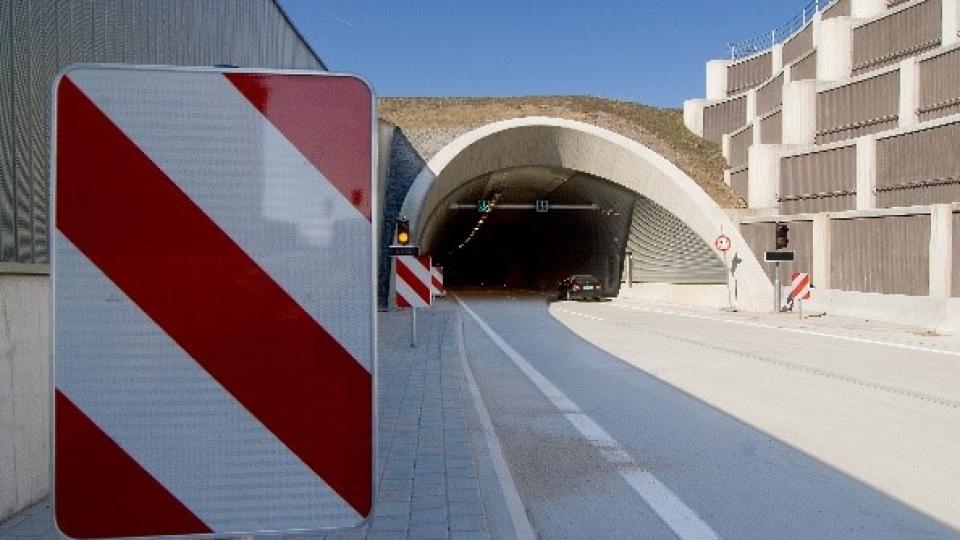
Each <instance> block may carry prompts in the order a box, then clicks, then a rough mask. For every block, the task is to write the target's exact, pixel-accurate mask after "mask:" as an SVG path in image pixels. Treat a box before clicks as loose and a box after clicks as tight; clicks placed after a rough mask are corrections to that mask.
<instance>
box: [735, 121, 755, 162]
mask: <svg viewBox="0 0 960 540" xmlns="http://www.w3.org/2000/svg"><path fill="white" fill-rule="evenodd" d="M751 144H753V125H752V124H751V125H750V126H747V128H746V129H744V130H741V131H738V132H737V133H735V134H733V135H731V136H730V160H729V161H730V166H731V167H733V168H734V169H736V168H738V167H743V166H744V165H746V164H747V149H749V148H750V145H751Z"/></svg>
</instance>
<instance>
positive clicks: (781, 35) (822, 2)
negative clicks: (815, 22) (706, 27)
mask: <svg viewBox="0 0 960 540" xmlns="http://www.w3.org/2000/svg"><path fill="white" fill-rule="evenodd" d="M832 4H833V2H830V1H828V0H811V1H810V2H809V3H807V5H805V6H804V7H803V10H801V11H800V13H798V14H796V15H794V16H793V18H791V19H790V20H789V21H787V22H785V23H783V24H782V25H780V26H779V27H777V28H774V29H772V30H770V31H769V32H766V33H763V34H760V35H758V36H754V37H752V38H750V39H745V40H743V41H739V42H736V43H728V44H727V49H728V50H729V52H730V59H731V60H739V59H741V58H746V57H748V56H750V55H753V54H756V53H758V52H760V51H765V50H767V49H769V48H770V47H773V46H774V45H777V44H779V43H783V42H784V41H786V40H787V38H789V37H790V36H792V35H793V34H794V33H795V32H796V31H797V30H800V29H801V28H803V27H804V26H806V25H807V23H808V22H810V21H811V20H812V19H813V16H814V15H816V14H817V13H818V12H820V11H822V10H824V9H826V8H827V7H829V6H830V5H832Z"/></svg>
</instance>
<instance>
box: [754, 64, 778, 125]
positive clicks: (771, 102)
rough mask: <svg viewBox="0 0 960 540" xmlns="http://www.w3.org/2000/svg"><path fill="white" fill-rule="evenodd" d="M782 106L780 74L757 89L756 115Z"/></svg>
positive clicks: (761, 114)
mask: <svg viewBox="0 0 960 540" xmlns="http://www.w3.org/2000/svg"><path fill="white" fill-rule="evenodd" d="M782 104H783V73H780V74H779V75H777V76H776V77H774V78H773V79H771V80H770V81H769V82H768V83H767V84H765V85H763V86H761V87H760V88H757V115H758V116H763V115H764V114H766V113H768V112H770V111H772V110H774V109H776V108H777V107H779V106H780V105H782Z"/></svg>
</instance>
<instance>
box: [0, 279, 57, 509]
mask: <svg viewBox="0 0 960 540" xmlns="http://www.w3.org/2000/svg"><path fill="white" fill-rule="evenodd" d="M49 294H50V278H49V276H46V275H18V274H0V521H2V520H3V519H5V518H6V517H8V516H10V515H12V514H14V513H16V512H18V511H20V510H22V509H23V508H26V507H27V506H29V505H30V504H32V503H34V502H36V501H38V500H39V499H41V498H43V497H44V496H46V494H47V490H48V486H49V483H50V478H49V465H50V443H49V440H50V436H49V431H50V361H49V359H50V347H49V338H48V336H49V334H48V333H49V326H50V324H49V321H50V310H49V302H48V298H49Z"/></svg>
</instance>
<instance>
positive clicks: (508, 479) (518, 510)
mask: <svg viewBox="0 0 960 540" xmlns="http://www.w3.org/2000/svg"><path fill="white" fill-rule="evenodd" d="M457 330H458V333H459V334H460V335H459V336H457V338H458V339H457V341H458V342H459V343H458V345H459V348H460V360H461V362H463V372H464V373H465V374H466V378H467V386H469V387H470V395H471V396H473V405H474V408H475V409H476V411H477V417H478V419H479V420H480V427H481V428H482V429H483V437H484V439H485V440H486V442H487V449H488V450H489V452H490V458H491V460H492V461H493V469H494V471H495V472H496V474H497V479H498V480H500V490H501V491H502V492H503V498H504V500H505V501H506V503H507V511H509V512H510V521H512V522H513V530H514V532H515V533H516V535H517V538H518V539H519V540H533V539H535V538H536V537H537V535H536V534H535V533H534V532H533V526H532V525H531V524H530V520H529V518H528V517H527V512H526V510H525V509H524V506H523V501H522V500H521V499H520V493H519V492H518V491H517V484H516V483H515V482H514V481H513V475H512V474H510V468H509V467H507V462H506V460H505V459H504V458H503V448H502V447H501V446H500V439H499V438H497V432H496V431H494V429H493V422H491V421H490V415H489V414H488V413H487V406H486V405H484V403H483V397H481V396H480V388H479V387H478V386H477V381H476V379H474V378H473V372H472V371H471V370H470V364H469V363H468V362H467V351H466V350H465V349H464V345H463V327H462V324H461V326H460V328H458V329H457Z"/></svg>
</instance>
